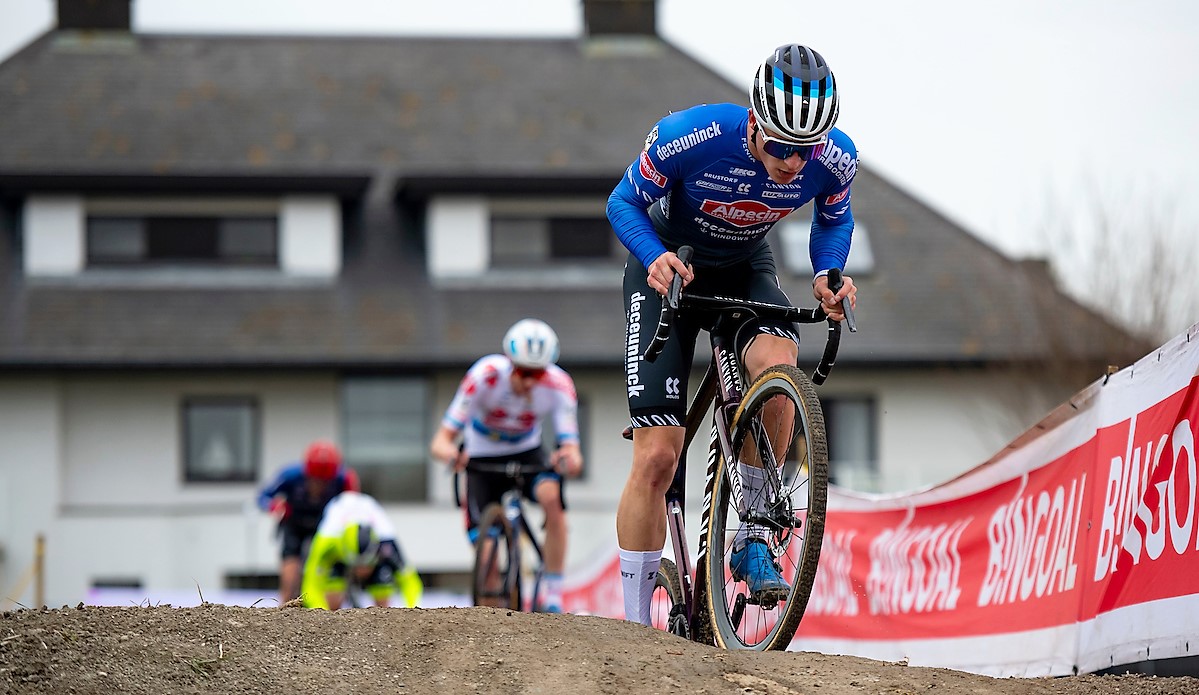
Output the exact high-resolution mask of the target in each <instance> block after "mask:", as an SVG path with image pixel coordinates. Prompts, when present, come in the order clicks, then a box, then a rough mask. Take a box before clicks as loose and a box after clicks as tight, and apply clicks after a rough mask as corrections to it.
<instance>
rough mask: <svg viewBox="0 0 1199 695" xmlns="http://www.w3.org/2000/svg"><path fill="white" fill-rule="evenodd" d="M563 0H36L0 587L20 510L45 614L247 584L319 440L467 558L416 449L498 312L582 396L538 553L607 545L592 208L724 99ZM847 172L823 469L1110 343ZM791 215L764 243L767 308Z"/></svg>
mask: <svg viewBox="0 0 1199 695" xmlns="http://www.w3.org/2000/svg"><path fill="white" fill-rule="evenodd" d="M583 10H584V12H585V17H586V20H587V27H588V29H587V31H586V33H585V35H584V36H581V37H575V38H563V39H523V38H522V39H514V38H504V39H500V38H497V39H479V38H471V39H460V38H449V37H447V38H413V37H395V38H345V37H343V38H332V37H263V36H212V35H206V36H188V35H151V34H144V33H140V32H136V31H133V30H132V27H131V22H130V5H129V0H58V18H59V19H58V26H57V27H56V28H55V29H54V30H52V31H49V32H48V33H46V34H45V35H43V36H41V37H40V38H38V39H36V40H35V41H33V42H32V43H31V44H30V45H28V46H26V47H25V48H24V49H23V50H21V51H20V52H18V53H17V54H15V55H14V56H12V57H11V58H10V59H8V60H7V61H5V62H4V63H3V64H0V99H2V100H3V108H0V133H4V137H3V138H0V442H3V454H2V456H0V546H2V552H3V555H2V558H0V589H3V590H4V591H5V592H9V591H10V590H11V589H13V588H14V587H18V588H19V587H21V585H22V578H23V577H26V576H27V574H28V569H29V568H30V566H31V563H32V562H33V560H32V558H33V555H34V547H35V540H34V539H35V538H36V537H37V536H38V535H39V534H43V535H44V537H45V538H46V555H45V582H46V583H45V586H46V598H47V601H48V603H50V604H52V605H56V604H60V603H72V604H73V603H75V602H77V601H79V600H83V599H84V598H85V597H86V594H87V591H88V590H89V589H91V588H93V587H102V586H133V587H139V588H143V589H145V590H146V591H154V590H157V589H164V588H188V587H191V586H193V585H195V586H199V587H200V588H201V589H204V588H209V589H213V588H222V587H238V586H254V585H256V583H258V582H261V581H262V580H263V578H264V577H266V579H267V581H269V579H270V577H271V576H272V575H273V574H274V572H275V568H276V566H277V546H276V544H275V542H274V540H273V537H272V535H271V521H270V520H269V519H268V518H267V517H266V516H265V515H264V514H262V513H260V512H259V511H258V510H257V509H255V508H254V507H253V497H254V493H255V490H256V488H257V487H258V486H259V485H260V484H261V483H262V482H263V481H265V480H267V479H269V478H270V477H272V476H273V475H274V473H275V471H276V470H277V469H278V468H279V467H280V466H282V465H284V464H285V463H287V462H289V461H293V460H295V459H296V458H297V457H298V456H299V455H300V452H301V451H302V450H303V448H304V446H305V445H306V444H307V443H308V442H309V441H311V440H313V439H315V438H318V437H333V438H335V439H337V440H338V441H339V442H340V443H341V445H342V447H343V449H344V450H345V452H346V456H347V460H348V462H349V463H350V464H351V465H353V466H354V467H355V468H356V469H357V470H358V471H359V473H360V475H361V478H362V481H363V486H364V488H365V489H366V491H368V492H370V493H372V494H375V495H376V496H377V497H379V498H380V499H381V500H382V501H383V502H384V503H386V504H387V506H388V509H389V511H390V512H392V513H393V515H394V517H395V519H396V522H397V525H398V528H399V529H400V534H401V541H402V543H403V545H404V548H405V551H406V552H407V553H408V554H409V555H410V557H411V558H413V559H414V561H415V562H416V564H417V565H418V566H419V567H420V568H421V569H422V571H424V572H425V573H426V575H427V576H428V577H429V579H430V581H431V583H434V584H436V583H437V582H438V581H441V579H440V577H443V576H444V577H449V578H451V579H452V577H453V575H454V574H455V573H460V572H462V571H464V570H465V569H466V568H467V567H468V566H469V563H470V560H471V557H470V552H469V548H468V546H467V544H466V541H465V539H464V535H463V534H462V531H461V520H460V516H461V514H460V512H459V511H458V510H457V509H455V508H454V506H453V504H452V502H451V492H450V477H449V475H448V474H447V473H445V472H444V470H442V469H441V468H440V467H438V466H436V465H434V464H433V463H432V462H430V461H429V459H428V456H427V454H426V445H427V442H428V440H429V437H430V436H431V433H432V432H433V429H434V428H435V427H436V425H437V422H438V420H439V418H440V414H441V412H442V411H443V410H444V408H445V406H446V405H447V404H448V402H449V399H450V396H451V394H452V393H453V390H454V388H455V387H456V385H457V382H458V379H459V378H460V377H461V375H462V373H463V372H464V371H465V369H466V368H467V367H468V366H469V365H470V364H471V363H472V362H473V361H474V360H475V359H476V358H477V357H479V356H480V355H482V354H485V353H488V352H493V351H495V350H496V349H497V348H498V343H499V339H500V336H502V334H503V332H504V330H505V329H506V328H507V326H508V325H510V324H511V323H512V322H513V321H515V320H517V319H519V318H522V317H524V316H537V317H540V318H543V319H545V320H546V321H548V322H549V323H550V324H551V325H553V326H555V328H556V329H557V331H558V333H559V335H560V336H561V338H562V354H563V358H562V363H563V365H564V366H565V367H567V368H568V369H569V370H570V371H571V373H572V374H573V375H574V376H575V379H576V385H577V387H578V391H579V395H580V400H581V420H582V422H581V426H582V435H583V442H584V454H585V456H586V458H587V460H588V462H589V465H588V471H587V473H586V476H585V478H584V479H583V480H581V481H578V482H574V483H572V484H570V486H569V489H568V492H567V500H568V504H569V506H570V509H571V512H572V528H573V535H572V541H571V543H572V544H571V551H570V557H569V562H570V565H571V567H579V566H581V565H583V564H585V563H586V560H587V558H588V557H590V556H591V555H592V554H594V553H595V552H596V551H597V549H599V548H607V547H609V546H610V545H611V543H612V542H613V536H614V533H613V515H614V509H615V504H616V500H617V498H618V496H619V492H620V487H621V485H622V483H623V480H624V476H625V473H626V471H627V467H628V460H629V454H630V449H629V446H628V444H627V443H626V442H625V441H623V440H622V439H621V438H620V436H619V435H620V431H621V429H622V428H623V426H624V424H625V421H626V418H627V413H626V410H625V402H624V391H623V389H622V388H621V386H620V384H621V379H620V376H619V373H620V370H621V369H622V351H621V348H622V340H621V339H622V334H623V317H622V315H621V309H620V306H621V300H620V297H619V289H618V287H619V283H620V268H621V264H622V262H623V258H624V253H623V252H622V249H621V248H620V245H619V242H617V241H616V240H615V238H614V236H613V235H612V233H611V231H610V229H609V227H608V225H607V222H606V220H605V219H604V211H603V208H604V202H605V199H606V197H607V194H608V192H609V191H610V190H611V188H612V187H613V185H614V184H615V182H616V181H617V180H618V178H619V177H620V176H621V173H622V172H623V170H624V168H625V167H626V166H627V165H628V163H629V162H630V161H632V160H633V159H634V157H635V156H636V154H637V151H638V148H639V147H640V146H641V143H642V140H643V138H644V135H645V133H646V132H647V131H648V129H649V128H650V127H651V126H652V125H653V123H654V122H656V121H657V119H658V118H660V117H661V116H662V115H664V114H666V113H667V112H669V111H671V110H677V109H681V108H686V107H688V106H691V105H694V104H697V103H701V102H715V101H732V102H739V103H744V102H745V101H746V95H745V94H744V93H743V90H742V89H739V88H737V87H735V86H733V85H731V84H729V83H728V82H727V81H725V80H724V79H722V78H720V77H718V76H717V75H716V74H714V73H713V72H711V71H710V70H709V69H707V68H706V67H704V66H702V65H701V64H699V63H698V62H697V61H695V60H694V59H693V58H692V57H690V56H688V55H686V54H685V53H683V52H681V51H680V50H678V49H677V48H675V47H674V46H672V45H671V44H670V43H668V42H666V41H664V40H663V39H661V38H660V37H659V36H657V34H656V32H655V27H654V16H655V6H654V3H653V1H652V0H634V1H624V0H587V1H586V2H584V3H583ZM649 66H652V69H650V67H649ZM664 76H666V77H668V79H667V78H664ZM854 190H855V194H854V206H855V217H856V218H857V220H858V221H859V229H858V231H857V233H856V240H855V250H854V252H853V254H852V257H851V266H850V268H849V271H850V272H851V273H852V274H854V275H855V277H856V279H857V281H858V284H859V286H860V288H861V290H860V295H859V296H860V298H861V300H862V301H861V304H860V307H859V311H858V322H859V325H860V327H861V330H860V332H859V333H857V334H854V335H851V336H847V337H846V338H845V339H844V340H843V343H842V352H841V359H840V360H839V363H838V366H837V368H836V371H835V373H834V375H833V377H832V378H831V379H830V380H829V382H828V384H827V385H826V386H825V387H823V390H822V394H823V396H824V397H825V398H826V410H827V411H828V420H829V426H830V437H831V448H832V455H833V458H834V474H835V475H836V476H837V479H838V480H839V481H840V482H842V483H845V484H850V485H857V486H863V487H866V488H870V489H883V490H894V489H900V488H907V487H912V486H916V485H921V484H926V483H930V482H935V481H938V480H941V479H944V478H946V477H948V476H951V475H953V474H956V473H958V472H961V471H962V470H965V469H967V468H969V467H972V466H973V465H975V464H976V463H978V462H981V461H983V460H985V459H986V458H987V457H989V456H990V455H991V454H992V453H993V452H994V451H996V450H997V449H998V448H1000V447H1001V446H1002V445H1003V444H1004V443H1005V442H1006V441H1007V440H1008V439H1010V438H1011V437H1012V436H1014V435H1015V434H1017V433H1019V432H1020V431H1021V430H1022V429H1023V428H1024V427H1026V426H1027V424H1028V423H1031V422H1034V421H1036V420H1037V419H1038V418H1039V417H1040V416H1041V415H1042V414H1043V413H1044V412H1046V411H1047V410H1048V409H1049V407H1050V406H1052V405H1054V404H1056V403H1057V402H1059V401H1060V400H1061V399H1062V398H1064V397H1066V396H1068V395H1069V394H1070V393H1073V391H1074V390H1075V389H1076V388H1078V387H1080V386H1082V385H1084V384H1085V383H1087V382H1089V381H1090V380H1092V379H1093V378H1094V377H1095V376H1096V375H1097V374H1098V373H1099V372H1097V371H1095V369H1096V368H1094V367H1093V365H1096V364H1098V365H1105V364H1108V363H1109V362H1112V361H1113V360H1118V359H1119V358H1120V357H1121V356H1122V355H1121V353H1119V351H1118V350H1116V349H1115V348H1112V347H1111V345H1112V342H1111V340H1109V338H1110V337H1112V336H1117V334H1118V331H1115V330H1114V329H1113V328H1112V327H1111V326H1109V325H1107V324H1105V323H1103V322H1102V321H1100V320H1099V319H1097V318H1096V317H1095V316H1094V315H1092V314H1090V313H1088V312H1086V311H1085V310H1084V309H1082V308H1081V307H1079V306H1077V305H1076V304H1074V303H1073V302H1071V301H1069V300H1068V299H1066V298H1065V297H1063V296H1062V295H1061V294H1060V293H1059V292H1058V291H1057V290H1056V289H1055V288H1054V286H1053V284H1052V282H1051V281H1050V280H1049V279H1048V274H1047V273H1046V272H1045V271H1044V269H1043V268H1039V267H1036V266H1035V264H1028V263H1017V262H1014V261H1012V260H1011V259H1008V258H1005V257H1003V256H1002V255H1000V254H999V253H997V252H996V251H995V250H994V249H992V248H989V247H988V246H986V245H985V244H983V243H981V242H980V241H978V240H977V239H975V238H974V237H972V236H971V235H970V234H969V233H967V232H966V231H965V230H962V229H961V228H959V227H957V226H955V225H953V224H952V223H950V222H949V221H948V220H946V219H945V218H943V217H942V216H940V215H938V214H937V213H935V212H934V211H932V210H930V209H929V208H927V207H926V206H924V205H923V204H921V203H920V202H919V201H918V200H916V199H914V198H913V197H911V196H910V195H908V194H907V193H905V192H904V191H903V190H902V189H901V188H899V187H897V186H896V185H895V184H894V183H892V182H889V181H887V180H884V179H883V178H881V177H879V176H878V175H877V174H875V173H874V172H873V171H872V170H871V169H870V168H869V166H865V167H863V168H859V170H858V175H857V184H856V186H855V189H854ZM801 214H804V215H806V213H801ZM805 234H806V230H805V229H804V226H803V222H801V221H797V222H788V223H787V224H786V225H784V226H783V227H782V228H781V229H780V231H779V233H778V237H777V238H776V239H775V243H776V246H777V248H776V251H777V252H778V254H779V256H780V258H781V259H782V261H783V263H782V265H783V266H784V268H785V269H786V272H785V273H784V274H783V277H782V278H781V281H782V282H783V283H784V284H785V286H786V289H787V290H788V291H789V293H790V295H791V296H792V297H795V298H797V301H799V302H800V303H802V302H803V299H804V298H806V297H808V296H809V292H810V290H809V282H810V276H811V269H810V267H807V266H806V265H805V264H806V249H805V248H804V246H805V242H804V239H805ZM814 330H815V332H814V333H811V334H810V337H809V338H808V339H809V340H813V341H819V340H820V330H819V329H818V328H817V329H814ZM1117 337H1118V336H1117ZM802 352H804V353H805V354H804V359H805V360H809V361H811V363H814V361H815V358H816V355H815V354H810V353H813V352H815V350H814V349H812V348H809V349H808V350H804V351H802ZM1137 354H1139V353H1137ZM1078 364H1084V365H1091V368H1090V369H1089V371H1085V372H1084V373H1083V376H1082V378H1079V377H1078V376H1075V377H1074V378H1072V379H1063V381H1064V383H1049V382H1048V381H1046V380H1045V379H1043V378H1041V376H1043V371H1044V370H1043V369H1041V371H1038V369H1040V368H1043V367H1045V366H1046V365H1049V366H1050V367H1052V371H1053V372H1054V374H1056V375H1057V376H1059V377H1060V376H1063V375H1066V374H1067V373H1068V372H1069V369H1072V368H1073V367H1074V366H1075V365H1078ZM806 365H807V363H806V362H805V363H803V364H801V366H806ZM1029 377H1031V378H1029ZM1045 390H1047V391H1048V394H1047V395H1044V396H1038V398H1034V397H1033V396H1034V394H1040V393H1041V392H1042V391H1045ZM1038 399H1039V400H1038ZM697 448H702V447H697ZM704 453H705V452H703V451H698V452H693V454H694V457H693V458H695V459H696V460H697V463H695V464H694V465H693V468H701V467H702V460H703V455H704ZM700 477H701V476H699V475H698V474H693V476H692V478H693V479H698V478H700ZM701 482H702V481H698V480H697V487H698V485H699V484H700V483H701ZM696 494H698V493H696ZM696 499H698V498H696ZM696 506H698V505H696ZM447 581H448V580H447ZM23 590H24V589H21V591H23ZM21 591H17V592H16V594H17V595H18V596H20V595H24V596H28V594H22V593H21ZM5 595H6V596H7V595H9V593H6V594H5ZM26 600H28V599H26Z"/></svg>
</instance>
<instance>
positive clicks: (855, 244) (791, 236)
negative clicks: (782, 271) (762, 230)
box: [775, 218, 874, 277]
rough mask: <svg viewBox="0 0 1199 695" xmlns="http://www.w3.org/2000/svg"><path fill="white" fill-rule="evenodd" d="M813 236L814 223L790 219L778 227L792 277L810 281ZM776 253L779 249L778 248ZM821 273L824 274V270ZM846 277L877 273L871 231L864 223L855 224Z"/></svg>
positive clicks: (785, 261)
mask: <svg viewBox="0 0 1199 695" xmlns="http://www.w3.org/2000/svg"><path fill="white" fill-rule="evenodd" d="M811 233H812V220H811V219H810V218H809V219H806V220H804V219H795V220H792V219H791V218H788V219H787V221H785V222H783V223H782V224H780V225H779V226H778V243H779V244H780V245H781V246H782V257H783V263H782V265H783V267H784V268H786V269H787V272H789V273H791V274H792V275H798V276H800V277H811V276H812V275H813V274H815V271H814V270H812V258H811V255H810V254H809V253H808V237H809V236H811ZM775 248H776V250H777V249H778V248H779V247H778V246H776V247H775ZM821 270H824V269H823V268H821ZM843 270H844V271H845V273H846V274H847V275H851V276H854V277H857V276H866V275H869V274H870V273H873V272H874V249H873V247H872V246H871V244H870V230H869V229H867V228H866V225H864V224H862V222H861V221H855V222H854V226H853V240H852V242H851V243H850V247H849V258H848V259H846V261H845V268H843Z"/></svg>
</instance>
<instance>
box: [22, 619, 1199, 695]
mask: <svg viewBox="0 0 1199 695" xmlns="http://www.w3.org/2000/svg"><path fill="white" fill-rule="evenodd" d="M938 692H940V693H971V694H975V695H991V694H994V695H1032V694H1034V693H1044V694H1057V695H1077V694H1081V693H1113V694H1114V693H1120V694H1121V695H1149V694H1151V693H1153V694H1157V693H1196V692H1199V679H1195V678H1164V677H1153V676H1131V675H1130V676H1076V677H1069V678H1037V679H1015V678H1009V679H994V678H989V677H986V676H978V675H973V674H968V673H962V672H958V671H950V670H944V669H930V668H918V667H910V666H905V665H903V664H896V663H885V662H878V661H871V660H868V659H861V658H857V657H846V656H828V655H823V654H812V653H803V652H798V653H796V652H772V653H766V654H758V653H746V652H727V651H722V650H719V649H716V648H714V647H707V646H703V645H699V644H694V643H691V642H686V641H684V640H682V639H679V638H677V637H674V636H671V635H668V634H665V633H663V632H659V631H655V630H652V629H649V628H645V627H642V626H640V625H634V624H632V623H628V622H624V621H620V620H612V619H609V618H598V617H582V616H573V615H545V614H526V613H511V612H509V611H506V610H499V609H492V608H437V609H426V610H422V609H395V608H393V609H385V608H370V609H357V610H343V611H339V612H337V613H329V612H325V611H313V610H305V609H302V608H236V607H229V606H219V605H212V604H206V605H203V606H199V607H195V608H172V607H169V606H154V607H150V606H139V607H128V608H99V607H91V606H87V607H83V606H82V605H81V606H80V607H76V608H67V607H64V608H61V609H54V610H47V609H41V610H19V611H14V612H8V613H0V693H104V694H105V695H111V694H113V693H146V694H151V693H153V694H154V695H159V694H160V693H234V694H236V693H287V694H288V695H292V694H294V693H554V694H557V693H618V694H620V695H630V694H636V695H646V694H648V693H694V694H698V693H738V694H739V695H752V694H755V693H758V694H763V695H790V694H791V693H805V694H810V693H819V694H821V695H850V694H852V695H865V694H874V693H879V694H881V693H887V694H889V695H890V694H899V693H938Z"/></svg>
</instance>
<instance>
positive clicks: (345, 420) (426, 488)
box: [338, 373, 436, 504]
mask: <svg viewBox="0 0 1199 695" xmlns="http://www.w3.org/2000/svg"><path fill="white" fill-rule="evenodd" d="M388 380H391V381H397V382H407V383H411V384H415V385H418V386H419V387H420V390H421V394H420V400H421V403H420V404H419V405H418V406H417V407H416V409H415V411H414V412H415V413H416V414H417V415H418V416H419V417H418V419H417V422H418V423H419V432H418V433H417V438H416V440H415V447H414V448H415V451H417V452H419V453H417V454H416V455H415V456H414V458H413V459H412V460H411V461H401V460H397V461H393V462H390V463H388V462H384V463H377V462H371V463H369V464H365V465H364V464H363V463H362V462H361V461H360V460H355V450H354V448H355V443H354V442H353V441H351V438H350V428H351V422H350V421H351V417H350V409H349V407H348V406H349V403H348V388H349V385H350V384H351V383H352V382H355V381H362V382H366V381H388ZM433 390H434V384H433V382H432V379H431V377H430V375H428V374H383V373H351V374H344V375H342V376H341V378H340V379H339V383H338V413H339V417H340V418H341V423H342V425H341V427H342V436H341V440H342V442H343V447H342V456H343V461H344V463H345V465H346V466H348V467H350V468H353V469H354V470H355V471H356V472H357V473H358V476H359V479H360V480H361V482H362V485H363V491H364V492H367V493H369V494H371V495H372V496H373V497H375V498H376V499H378V500H379V501H380V502H383V503H388V504H425V503H429V502H431V501H432V500H433V499H434V494H433V493H432V491H431V489H430V488H431V485H432V484H434V483H435V482H436V480H435V478H434V477H433V475H432V473H431V472H430V470H429V459H428V454H427V452H428V442H429V439H430V438H431V437H432V433H431V432H430V431H429V428H430V419H429V413H430V408H431V407H432V403H433ZM389 467H403V468H411V469H412V470H413V471H420V474H419V476H418V477H419V478H420V479H421V481H422V482H423V485H420V486H414V488H413V489H417V488H419V490H420V492H419V494H417V495H415V496H402V497H396V496H395V495H393V494H390V491H387V488H384V489H369V490H368V489H367V488H368V487H370V485H369V483H370V478H371V477H372V473H371V471H373V470H376V469H382V470H384V471H386V469H387V468H389Z"/></svg>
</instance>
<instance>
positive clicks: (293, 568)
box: [258, 439, 358, 603]
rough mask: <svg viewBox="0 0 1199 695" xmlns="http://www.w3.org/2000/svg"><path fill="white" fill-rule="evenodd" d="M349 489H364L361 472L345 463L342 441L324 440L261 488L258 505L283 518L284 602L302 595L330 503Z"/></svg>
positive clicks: (281, 590)
mask: <svg viewBox="0 0 1199 695" xmlns="http://www.w3.org/2000/svg"><path fill="white" fill-rule="evenodd" d="M347 490H349V491H357V490H358V476H357V475H356V474H355V473H354V471H353V469H351V468H348V467H346V466H343V465H342V464H341V451H339V450H338V448H337V445H336V444H334V443H333V442H331V441H328V440H324V439H318V440H316V441H314V442H312V443H311V444H309V445H308V448H307V449H305V450H304V460H303V461H301V462H299V463H293V464H291V465H288V466H284V467H283V469H282V470H280V471H279V473H278V474H277V475H276V476H275V479H274V480H272V481H271V482H270V483H268V484H267V485H266V486H264V487H263V488H262V489H261V490H260V491H259V492H258V506H259V507H260V508H261V509H262V510H263V511H266V512H270V513H271V514H273V515H274V516H275V517H276V518H278V519H279V527H278V530H277V533H278V536H279V538H280V540H281V545H282V549H281V552H280V556H281V557H280V563H279V599H280V602H281V603H287V602H288V601H290V600H292V599H294V598H297V597H299V595H300V574H301V570H302V569H303V567H304V556H305V555H306V554H307V553H308V546H309V544H311V542H312V537H313V535H314V534H315V533H316V529H317V526H318V525H319V524H320V523H321V516H322V515H323V514H324V513H325V506H326V505H327V504H329V500H332V499H333V498H334V497H336V496H337V495H339V494H341V493H342V492H345V491H347Z"/></svg>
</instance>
